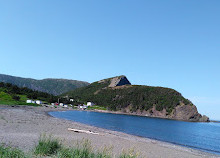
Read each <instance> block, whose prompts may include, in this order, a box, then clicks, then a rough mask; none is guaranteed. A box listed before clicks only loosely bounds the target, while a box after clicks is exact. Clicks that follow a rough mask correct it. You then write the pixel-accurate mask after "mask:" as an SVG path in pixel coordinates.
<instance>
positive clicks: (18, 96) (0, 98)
mask: <svg viewBox="0 0 220 158" xmlns="http://www.w3.org/2000/svg"><path fill="white" fill-rule="evenodd" d="M27 99H34V100H41V101H45V102H55V101H57V97H56V96H53V95H52V94H48V93H45V92H39V91H33V90H31V89H29V88H26V87H23V88H20V87H18V86H16V85H12V84H11V83H4V82H0V104H1V105H26V100H27ZM28 105H30V104H28Z"/></svg>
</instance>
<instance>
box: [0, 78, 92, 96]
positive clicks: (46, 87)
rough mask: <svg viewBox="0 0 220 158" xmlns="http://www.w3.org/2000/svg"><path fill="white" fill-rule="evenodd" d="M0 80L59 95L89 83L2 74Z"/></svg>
mask: <svg viewBox="0 0 220 158" xmlns="http://www.w3.org/2000/svg"><path fill="white" fill-rule="evenodd" d="M0 82H5V83H11V84H14V85H17V86H18V87H27V88H30V89H32V90H37V91H41V92H46V93H49V94H53V95H60V94H62V93H65V92H68V91H70V90H74V89H76V88H80V87H85V86H88V85H89V83H88V82H85V81H77V80H69V79H53V78H47V79H42V80H36V79H32V78H22V77H16V76H10V75H4V74H0Z"/></svg>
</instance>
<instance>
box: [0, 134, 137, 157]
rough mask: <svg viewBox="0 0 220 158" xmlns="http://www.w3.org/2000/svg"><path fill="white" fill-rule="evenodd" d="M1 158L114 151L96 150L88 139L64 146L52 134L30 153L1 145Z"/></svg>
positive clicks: (96, 154)
mask: <svg viewBox="0 0 220 158" xmlns="http://www.w3.org/2000/svg"><path fill="white" fill-rule="evenodd" d="M0 157H1V158H33V157H35V158H46V157H47V158H112V157H113V155H112V153H110V152H108V150H105V149H104V150H103V151H99V150H95V149H93V148H92V146H91V144H90V142H89V141H88V140H86V139H85V140H82V141H80V142H77V143H76V145H75V146H74V147H72V148H67V147H64V146H63V145H62V144H61V143H60V141H59V140H58V139H55V138H52V137H51V136H49V137H46V136H42V137H41V138H40V139H39V142H38V144H37V145H36V146H35V148H34V149H33V150H32V152H30V153H24V152H23V151H21V150H19V149H16V148H11V147H6V146H4V145H0ZM136 157H137V155H135V154H134V153H133V152H132V153H122V154H121V155H120V156H118V158H136Z"/></svg>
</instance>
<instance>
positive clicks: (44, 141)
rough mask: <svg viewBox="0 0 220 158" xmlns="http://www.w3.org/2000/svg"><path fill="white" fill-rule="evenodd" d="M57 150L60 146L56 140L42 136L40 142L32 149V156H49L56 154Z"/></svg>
mask: <svg viewBox="0 0 220 158" xmlns="http://www.w3.org/2000/svg"><path fill="white" fill-rule="evenodd" d="M59 149H61V144H60V142H59V141H58V140H57V139H54V138H52V137H51V136H49V137H46V136H45V135H43V136H41V137H40V140H39V142H38V144H37V146H36V147H35V149H34V154H35V155H42V156H49V155H52V154H56V153H57V151H58V150H59Z"/></svg>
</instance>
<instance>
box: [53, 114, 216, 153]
mask: <svg viewBox="0 0 220 158" xmlns="http://www.w3.org/2000/svg"><path fill="white" fill-rule="evenodd" d="M49 114H50V115H51V116H53V117H57V118H62V119H67V120H72V121H76V122H80V123H84V124H88V125H92V126H96V127H101V128H105V129H109V130H114V131H120V132H124V133H128V134H132V135H136V136H141V137H146V138H152V139H156V140H160V141H165V142H170V143H174V144H178V145H182V146H186V147H190V148H195V149H199V150H202V151H206V152H210V153H215V154H218V155H220V123H213V122H210V123H201V122H183V121H176V120H167V119H158V118H150V117H141V116H131V115H120V114H110V113H99V112H91V111H63V112H50V113H49Z"/></svg>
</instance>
